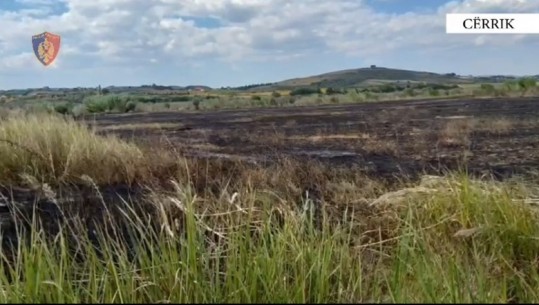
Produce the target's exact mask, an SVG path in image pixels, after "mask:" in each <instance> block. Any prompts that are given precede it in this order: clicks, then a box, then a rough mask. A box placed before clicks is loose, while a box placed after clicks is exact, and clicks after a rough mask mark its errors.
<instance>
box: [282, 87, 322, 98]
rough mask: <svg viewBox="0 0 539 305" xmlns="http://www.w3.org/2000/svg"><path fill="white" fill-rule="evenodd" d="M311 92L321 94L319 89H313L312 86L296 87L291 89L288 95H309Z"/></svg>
mask: <svg viewBox="0 0 539 305" xmlns="http://www.w3.org/2000/svg"><path fill="white" fill-rule="evenodd" d="M311 94H322V91H321V90H320V89H314V88H297V89H294V90H292V91H290V95H292V96H294V95H311Z"/></svg>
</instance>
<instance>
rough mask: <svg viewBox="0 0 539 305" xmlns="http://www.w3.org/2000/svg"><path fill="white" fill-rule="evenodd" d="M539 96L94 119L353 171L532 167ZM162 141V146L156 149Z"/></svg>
mask: <svg viewBox="0 0 539 305" xmlns="http://www.w3.org/2000/svg"><path fill="white" fill-rule="evenodd" d="M536 103H537V99H536V98H513V99H507V98H505V99H504V98H498V99H475V100H455V99H449V100H426V101H406V102H401V101H398V102H379V103H368V104H365V103H364V104H350V105H323V106H306V107H294V108H269V109H268V108H261V109H248V110H230V111H216V112H206V113H173V112H164V113H151V114H150V113H141V114H138V113H137V114H125V115H106V116H96V117H94V118H92V119H90V120H89V122H90V124H91V125H93V126H95V127H96V128H97V130H98V131H99V132H102V133H115V134H117V135H119V136H121V137H123V138H128V139H132V140H135V141H138V142H140V143H148V142H150V143H160V144H164V145H169V146H173V147H174V148H175V149H177V150H180V151H181V152H182V153H184V154H185V155H190V156H194V157H214V158H228V159H237V160H246V161H251V162H258V163H260V164H264V163H267V162H268V161H271V160H275V159H278V158H279V157H282V156H286V157H288V158H295V159H298V158H299V159H301V158H314V159H318V160H321V161H325V162H330V163H332V164H341V165H345V166H355V167H357V169H358V170H360V171H362V172H364V173H365V174H368V175H371V176H373V177H391V176H417V175H418V174H422V173H425V172H426V173H431V174H439V173H440V172H441V171H444V170H451V171H454V170H458V169H459V168H462V167H464V166H466V168H467V169H468V171H469V172H470V173H475V174H492V175H493V176H494V177H497V178H501V177H509V176H512V175H514V174H519V173H526V172H528V173H529V172H530V170H531V169H533V168H536V167H537V166H538V165H539V164H538V163H537V162H538V161H539V160H537V149H538V148H539V147H538V145H539V142H538V140H539V138H537V135H538V134H539V108H537V105H536ZM158 145H159V144H158Z"/></svg>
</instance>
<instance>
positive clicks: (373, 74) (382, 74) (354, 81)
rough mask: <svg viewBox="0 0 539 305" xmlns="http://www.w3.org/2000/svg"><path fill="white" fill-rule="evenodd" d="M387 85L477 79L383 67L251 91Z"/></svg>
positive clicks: (361, 69) (312, 77)
mask: <svg viewBox="0 0 539 305" xmlns="http://www.w3.org/2000/svg"><path fill="white" fill-rule="evenodd" d="M384 82H428V83H445V84H448V83H450V84H451V83H453V84H466V83H473V82H474V79H471V78H464V77H460V76H458V75H456V74H454V73H448V74H438V73H432V72H422V71H411V70H400V69H390V68H382V67H375V66H373V67H370V68H359V69H350V70H341V71H335V72H330V73H324V74H320V75H314V76H309V77H302V78H294V79H289V80H284V81H280V82H277V83H273V84H271V85H262V86H256V87H254V88H250V91H251V90H252V91H262V90H263V91H266V90H289V89H294V88H298V87H321V88H326V87H334V88H351V87H363V86H367V85H372V84H379V83H384Z"/></svg>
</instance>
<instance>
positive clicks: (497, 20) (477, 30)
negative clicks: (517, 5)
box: [445, 14, 539, 34]
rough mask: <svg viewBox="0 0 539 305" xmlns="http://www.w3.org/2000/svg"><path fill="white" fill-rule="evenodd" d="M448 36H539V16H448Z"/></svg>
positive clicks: (446, 21) (446, 22)
mask: <svg viewBox="0 0 539 305" xmlns="http://www.w3.org/2000/svg"><path fill="white" fill-rule="evenodd" d="M445 30H446V33H448V34H539V14H447V15H446V19H445Z"/></svg>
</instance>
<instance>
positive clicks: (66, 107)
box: [54, 103, 73, 115]
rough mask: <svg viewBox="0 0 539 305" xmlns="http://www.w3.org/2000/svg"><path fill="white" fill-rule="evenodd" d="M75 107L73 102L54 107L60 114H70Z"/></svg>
mask: <svg viewBox="0 0 539 305" xmlns="http://www.w3.org/2000/svg"><path fill="white" fill-rule="evenodd" d="M72 109H73V105H72V104H67V103H66V104H60V105H56V106H55V107H54V111H56V112H58V113H59V114H63V115H66V114H70V113H71V111H72Z"/></svg>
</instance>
